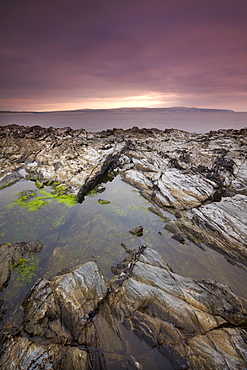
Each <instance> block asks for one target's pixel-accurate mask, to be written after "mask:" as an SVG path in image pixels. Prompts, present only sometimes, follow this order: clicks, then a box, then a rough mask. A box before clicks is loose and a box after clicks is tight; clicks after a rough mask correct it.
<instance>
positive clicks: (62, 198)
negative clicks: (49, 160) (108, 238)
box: [8, 184, 77, 212]
mask: <svg viewBox="0 0 247 370" xmlns="http://www.w3.org/2000/svg"><path fill="white" fill-rule="evenodd" d="M39 194H40V195H41V196H37V193H36V192H35V191H33V190H27V191H22V192H20V193H18V195H19V197H18V198H17V200H16V201H15V202H14V203H12V204H10V205H9V206H8V208H12V207H14V206H16V205H18V206H20V207H23V208H27V209H28V210H29V211H31V212H33V211H37V210H39V209H40V208H41V207H43V206H44V205H46V204H49V203H50V202H51V201H52V199H54V200H56V201H57V202H59V203H63V204H65V205H66V206H67V207H73V206H75V205H76V204H77V199H76V195H75V194H66V186H65V185H63V184H60V185H56V186H55V193H50V192H48V191H46V190H44V189H40V190H39Z"/></svg>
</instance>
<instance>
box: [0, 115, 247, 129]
mask: <svg viewBox="0 0 247 370" xmlns="http://www.w3.org/2000/svg"><path fill="white" fill-rule="evenodd" d="M10 124H17V125H23V126H34V125H39V126H42V127H50V126H52V127H71V128H73V129H78V128H84V129H86V130H87V131H89V132H97V131H102V130H106V129H112V128H114V127H115V128H123V129H127V128H131V127H133V126H137V127H139V128H143V127H146V128H152V127H156V128H158V129H160V130H165V129H166V128H176V129H180V130H184V131H188V132H197V133H205V132H208V131H210V130H218V129H231V128H234V129H240V128H243V127H247V113H246V112H183V113H181V112H173V113H170V112H165V113H164V112H145V113H143V112H131V113H130V112H123V113H120V112H104V113H102V112H95V111H94V112H83V113H28V114H26V113H22V114H20V113H15V114H11V113H8V114H0V126H5V125H10Z"/></svg>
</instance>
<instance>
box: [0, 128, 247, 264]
mask: <svg viewBox="0 0 247 370" xmlns="http://www.w3.org/2000/svg"><path fill="white" fill-rule="evenodd" d="M246 134H247V129H246V128H244V129H241V130H233V129H231V130H218V131H210V132H209V133H206V134H196V133H188V132H185V131H179V130H175V129H168V130H164V131H161V130H157V129H138V128H137V127H133V128H132V129H128V130H120V129H113V130H106V131H102V132H99V133H87V132H86V131H85V130H83V129H80V130H72V129H70V128H69V127H67V128H63V129H55V128H52V127H50V128H48V129H47V128H42V127H39V126H34V127H23V126H17V125H10V126H4V127H1V128H0V137H1V141H0V149H1V157H0V164H1V173H0V187H1V186H2V187H3V186H7V185H8V184H11V183H12V182H15V181H17V180H18V179H19V178H20V177H23V176H24V177H25V176H26V177H28V178H30V177H31V179H33V180H38V181H39V182H40V183H41V184H42V183H46V182H47V181H49V180H56V181H59V182H61V183H63V184H65V185H66V186H67V188H68V190H69V191H70V192H74V193H77V199H78V201H79V202H81V201H83V199H84V196H85V195H86V194H87V193H88V191H89V190H91V189H92V188H93V187H94V186H95V184H96V183H97V182H98V181H99V180H100V178H101V177H102V176H103V175H104V174H106V173H107V172H108V171H109V170H113V171H119V172H120V173H121V176H122V178H123V179H124V180H125V181H127V182H129V183H131V184H132V185H134V186H135V187H137V188H139V190H140V192H141V193H142V195H143V196H145V197H146V198H147V199H148V200H150V201H151V202H153V203H156V205H158V206H159V207H161V208H167V209H169V211H170V212H172V213H174V214H178V212H179V213H180V214H181V216H183V217H180V221H179V230H182V229H183V230H184V232H185V231H186V232H185V234H187V232H188V231H189V230H191V232H192V236H191V238H193V229H194V230H196V234H198V233H199V234H200V231H199V230H198V228H203V239H205V240H206V241H208V240H210V246H211V247H213V248H216V249H220V250H221V251H222V252H223V253H226V248H225V247H224V246H223V244H224V243H222V242H220V241H219V238H217V233H216V234H215V237H214V235H213V232H211V231H212V230H216V229H217V227H215V223H214V220H213V218H212V217H208V215H207V216H205V212H206V210H207V206H208V205H206V203H207V204H208V203H212V204H216V203H215V202H218V201H220V200H221V198H222V197H233V199H234V196H235V195H237V194H241V195H245V196H247V175H246V174H247V151H246V145H247V135H246ZM233 202H235V200H233ZM242 204H245V207H246V198H242ZM212 207H217V206H212ZM200 209H201V211H200ZM218 209H219V207H218ZM190 210H191V213H190ZM187 211H188V212H187ZM226 212H228V211H226ZM224 213H225V211H224ZM205 217H206V218H207V221H206V223H207V225H208V226H207V227H206V228H204V226H203V225H204V223H205ZM224 221H225V227H224V230H223V229H222V232H223V234H224V233H226V234H227V233H228V231H227V230H228V229H229V230H230V229H231V230H232V226H231V223H232V222H231V221H229V219H228V220H227V217H225V218H224ZM183 222H184V227H183V225H182V223H183ZM246 224H247V221H246V217H243V218H242V225H243V227H242V233H241V234H240V238H239V239H238V240H237V242H235V238H234V241H233V249H234V252H233V253H228V251H227V255H228V257H229V258H232V257H233V259H237V260H239V261H240V260H241V264H246V262H245V260H243V256H245V255H246V245H245V242H244V240H245V238H246V235H247V234H246ZM210 230H211V231H210ZM179 233H180V232H179ZM206 234H208V235H206ZM228 234H229V233H228ZM182 237H184V235H182ZM212 239H214V240H213V241H212ZM225 239H229V240H230V239H231V238H229V235H228V236H227V235H225V234H224V235H223V240H225ZM207 244H208V242H207ZM227 248H228V247H227ZM229 248H230V246H229ZM233 262H234V260H233Z"/></svg>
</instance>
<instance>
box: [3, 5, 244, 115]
mask: <svg viewBox="0 0 247 370" xmlns="http://www.w3.org/2000/svg"><path fill="white" fill-rule="evenodd" d="M0 18H1V19H0V28H1V30H0V38H1V40H0V45H1V47H0V50H1V58H0V67H1V68H0V110H58V109H59V110H62V109H79V108H112V107H137V106H143V107H144V106H146V107H170V106H188V107H202V108H203V107H205V108H226V109H233V110H236V111H247V21H246V19H247V1H246V0H237V1H236V0H217V1H215V0H70V1H67V0H66V1H65V0H60V1H58V0H49V1H43V0H42V1H41V0H35V1H33V0H22V1H20V0H11V1H7V0H2V1H1V3H0Z"/></svg>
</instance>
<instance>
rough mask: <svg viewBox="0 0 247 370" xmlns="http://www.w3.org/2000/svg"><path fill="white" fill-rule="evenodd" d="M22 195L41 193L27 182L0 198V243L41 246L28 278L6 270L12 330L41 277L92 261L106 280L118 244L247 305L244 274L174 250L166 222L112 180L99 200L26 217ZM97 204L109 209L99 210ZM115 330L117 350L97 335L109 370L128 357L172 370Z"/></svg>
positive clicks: (204, 253) (190, 251)
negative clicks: (220, 286)
mask: <svg viewBox="0 0 247 370" xmlns="http://www.w3.org/2000/svg"><path fill="white" fill-rule="evenodd" d="M23 191H32V192H35V193H36V195H37V197H38V196H40V195H42V189H38V188H36V186H35V183H34V182H32V181H27V180H22V181H19V182H18V183H16V184H14V185H12V186H10V187H7V188H5V189H2V190H1V191H0V206H1V213H0V243H4V242H11V243H14V242H20V241H29V240H40V241H42V242H43V244H44V247H43V250H42V251H41V252H39V253H36V254H35V255H34V256H33V257H32V258H33V260H34V261H35V266H36V268H35V270H34V276H33V277H32V279H30V280H29V281H25V279H24V280H22V279H21V276H20V273H19V272H18V271H15V270H14V271H12V273H11V280H10V282H9V285H8V286H7V288H6V289H5V290H3V292H1V293H0V299H3V300H4V301H5V304H6V306H7V307H8V310H7V313H6V314H5V319H6V320H8V321H9V322H10V323H11V324H13V325H16V326H19V325H20V323H21V320H22V312H21V308H20V306H21V303H22V301H23V299H24V297H25V295H26V294H27V292H28V290H29V289H30V288H31V286H32V285H33V284H34V283H35V281H36V280H37V279H38V278H40V277H42V276H44V275H45V274H46V275H47V277H51V276H53V275H54V274H57V273H58V272H59V271H61V270H62V269H65V268H69V267H74V266H76V265H78V264H81V263H84V262H87V261H89V260H95V261H96V262H97V264H98V266H99V267H100V268H101V270H102V272H103V274H104V276H105V277H106V278H107V279H110V278H111V277H112V276H113V275H112V273H111V270H110V268H111V266H113V265H115V264H117V263H118V262H119V261H121V260H122V259H123V258H125V257H126V252H125V250H124V248H123V247H122V246H121V243H124V244H125V246H126V247H127V248H128V249H134V248H137V247H138V246H139V245H142V244H146V245H149V246H151V247H152V248H154V249H155V250H157V251H158V252H159V253H160V254H161V256H162V257H163V259H164V260H165V261H166V262H167V263H168V264H169V265H170V267H171V268H172V269H173V270H174V271H175V272H177V273H179V274H181V275H183V276H188V277H192V278H194V279H205V278H210V279H215V280H218V281H219V282H221V283H226V284H228V285H229V286H230V287H231V288H232V290H233V291H234V292H235V293H236V294H238V295H240V296H243V297H246V298H247V287H246V284H245V282H246V278H247V272H245V271H243V270H241V269H240V268H238V267H236V266H233V265H231V264H230V263H228V262H227V260H226V259H225V258H224V257H223V256H222V255H221V254H219V253H218V252H216V251H214V250H212V249H209V248H207V247H206V246H205V249H204V250H203V249H201V248H199V247H197V246H196V245H194V244H193V243H191V242H185V243H184V244H182V243H179V242H178V241H176V240H175V239H173V234H172V233H170V232H168V231H166V229H164V227H165V225H166V224H167V222H169V220H171V219H172V218H173V216H172V215H171V214H170V213H169V212H166V211H161V210H160V209H158V208H157V207H155V206H154V205H153V204H151V203H150V202H148V201H147V200H146V199H145V198H143V197H142V196H141V195H140V193H139V192H138V191H136V190H135V189H134V188H133V187H132V186H131V185H128V184H126V183H125V182H123V181H122V180H121V177H120V176H117V177H115V178H114V179H112V178H105V180H104V182H103V183H102V192H101V193H97V192H92V193H91V195H90V194H89V195H88V196H86V197H85V200H84V202H83V203H81V204H79V203H77V204H76V205H74V206H71V207H69V206H67V205H66V204H61V203H58V202H57V201H56V199H50V203H48V204H45V205H43V206H42V207H41V208H39V209H37V210H36V211H30V210H29V209H28V208H25V207H23V206H21V205H20V204H17V203H16V201H17V200H18V198H19V197H20V192H23ZM45 191H46V192H52V188H49V187H45ZM32 199H33V198H32ZM99 200H104V201H108V202H109V203H107V202H103V204H102V203H100V202H99ZM140 225H142V226H143V228H144V232H143V236H141V237H138V236H133V235H132V234H130V233H129V230H131V229H133V228H134V227H136V226H140ZM119 330H120V332H121V335H122V338H124V341H123V342H121V343H120V342H119V338H118V337H117V336H116V334H114V333H113V332H112V331H111V330H110V331H109V332H108V331H107V332H105V331H104V332H102V333H101V334H100V335H101V336H102V338H103V339H104V338H105V343H106V347H105V349H104V355H105V358H106V361H107V364H108V368H109V369H110V370H113V369H118V370H120V369H123V368H122V366H121V363H122V362H123V361H125V360H127V359H128V358H129V356H131V357H133V358H135V360H137V361H139V362H140V363H141V364H142V365H143V370H148V369H150V368H152V369H153V370H158V369H160V368H163V369H166V370H173V367H172V365H171V364H170V362H169V361H168V360H167V359H166V358H165V357H164V356H163V355H162V354H161V353H160V352H159V351H158V349H157V348H152V347H150V346H149V345H148V344H147V343H145V342H143V341H141V340H140V339H138V337H137V336H136V335H135V334H134V333H133V332H131V331H129V330H127V329H126V328H125V327H124V326H123V325H121V324H119ZM118 342H119V343H118ZM118 345H119V348H118ZM109 346H110V348H108V347H109Z"/></svg>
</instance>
